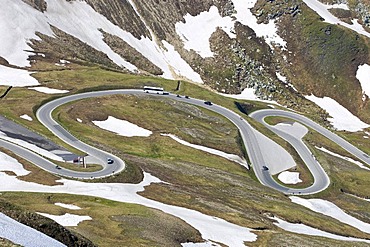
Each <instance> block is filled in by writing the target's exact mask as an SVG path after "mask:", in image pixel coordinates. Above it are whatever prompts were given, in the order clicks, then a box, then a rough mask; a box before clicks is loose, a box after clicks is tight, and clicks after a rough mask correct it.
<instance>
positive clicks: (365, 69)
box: [356, 64, 370, 98]
mask: <svg viewBox="0 0 370 247" xmlns="http://www.w3.org/2000/svg"><path fill="white" fill-rule="evenodd" d="M356 78H357V79H358V80H359V81H360V83H361V88H362V91H363V93H364V94H365V95H367V97H369V98H370V65H368V64H363V65H359V66H358V69H357V72H356Z"/></svg>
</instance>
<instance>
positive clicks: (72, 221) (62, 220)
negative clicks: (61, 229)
mask: <svg viewBox="0 0 370 247" xmlns="http://www.w3.org/2000/svg"><path fill="white" fill-rule="evenodd" d="M38 214H40V215H42V216H44V217H47V218H49V219H52V220H54V221H55V222H56V223H58V224H60V225H62V226H77V225H78V224H79V223H80V222H82V221H85V220H92V218H91V217H90V216H81V215H75V214H68V213H66V214H64V215H52V214H46V213H39V212H38Z"/></svg>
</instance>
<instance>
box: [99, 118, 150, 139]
mask: <svg viewBox="0 0 370 247" xmlns="http://www.w3.org/2000/svg"><path fill="white" fill-rule="evenodd" d="M92 122H93V124H95V125H96V126H98V127H99V128H102V129H104V130H108V131H111V132H113V133H116V134H118V135H120V136H126V137H133V136H143V137H148V136H150V135H151V134H152V133H153V132H151V131H150V130H147V129H144V128H141V127H139V126H137V125H136V124H133V123H130V122H128V121H126V120H121V119H118V118H115V117H112V116H109V117H108V119H107V120H104V121H92Z"/></svg>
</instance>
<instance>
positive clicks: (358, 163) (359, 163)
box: [316, 147, 370, 170]
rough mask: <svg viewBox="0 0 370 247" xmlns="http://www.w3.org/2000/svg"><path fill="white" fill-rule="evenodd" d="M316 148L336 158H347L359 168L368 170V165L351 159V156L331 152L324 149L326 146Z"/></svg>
mask: <svg viewBox="0 0 370 247" xmlns="http://www.w3.org/2000/svg"><path fill="white" fill-rule="evenodd" d="M316 148H317V149H318V150H321V151H323V152H325V153H328V154H330V155H332V156H335V157H338V158H341V159H344V160H347V161H349V162H352V163H353V164H355V165H357V166H359V167H360V168H362V169H365V170H370V168H369V167H367V166H365V165H364V164H362V163H361V162H360V161H357V160H354V159H351V158H349V157H345V156H342V155H339V154H336V153H334V152H331V151H329V150H327V149H326V148H324V147H316Z"/></svg>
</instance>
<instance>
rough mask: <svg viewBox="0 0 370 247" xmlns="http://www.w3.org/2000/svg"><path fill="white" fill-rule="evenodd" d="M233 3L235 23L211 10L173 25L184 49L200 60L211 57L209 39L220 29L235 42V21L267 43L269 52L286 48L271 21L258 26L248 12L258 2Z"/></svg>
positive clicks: (215, 10)
mask: <svg viewBox="0 0 370 247" xmlns="http://www.w3.org/2000/svg"><path fill="white" fill-rule="evenodd" d="M232 2H233V4H234V7H235V9H236V11H237V13H236V14H234V15H233V16H232V17H233V18H235V20H233V18H230V17H221V16H220V14H219V13H218V9H217V7H215V6H212V7H211V8H210V9H209V11H204V12H202V13H200V14H199V15H197V16H191V15H190V14H187V15H186V16H185V17H184V18H185V23H183V22H178V23H176V24H175V27H176V32H177V34H178V35H179V36H180V37H181V39H182V40H183V42H184V45H185V46H184V47H185V49H187V50H190V49H193V50H194V51H196V52H197V53H198V54H199V55H201V56H202V57H211V56H213V53H212V51H211V49H210V44H209V38H210V37H211V35H212V33H213V32H214V31H215V30H216V28H217V27H220V28H222V30H224V31H225V32H226V33H227V34H228V35H229V37H230V38H234V37H235V34H233V27H234V23H235V21H239V22H240V23H242V24H243V25H246V26H249V27H250V28H251V29H253V30H254V32H255V33H256V35H257V36H258V37H263V38H264V39H265V40H266V43H267V44H268V45H269V46H270V47H271V49H274V47H273V45H272V44H277V45H280V46H282V47H283V48H285V47H286V41H284V40H283V39H282V38H281V37H280V36H279V35H278V34H277V27H276V25H275V22H274V21H273V20H271V21H270V22H269V23H268V24H263V23H261V24H258V23H257V18H256V17H255V16H254V15H253V13H252V12H251V11H250V9H251V8H253V7H254V5H255V4H256V2H257V0H251V1H245V0H232ZM199 27H202V28H199Z"/></svg>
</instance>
